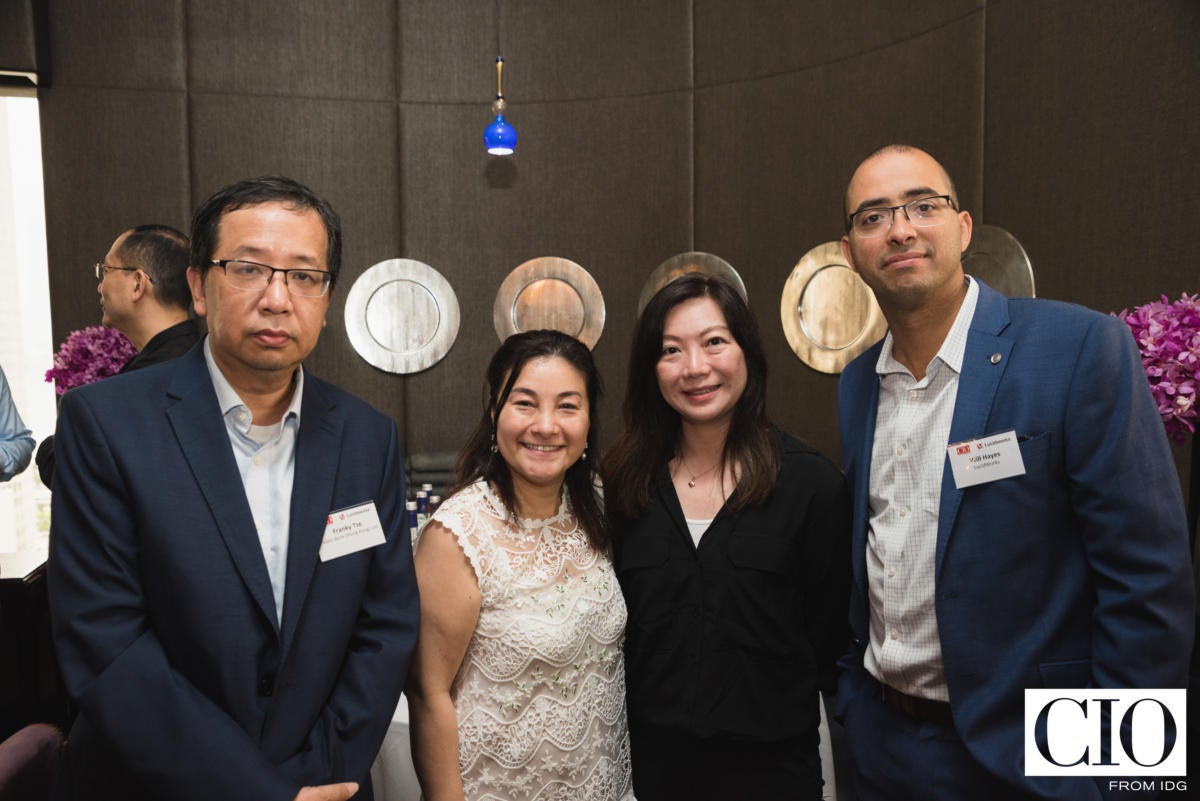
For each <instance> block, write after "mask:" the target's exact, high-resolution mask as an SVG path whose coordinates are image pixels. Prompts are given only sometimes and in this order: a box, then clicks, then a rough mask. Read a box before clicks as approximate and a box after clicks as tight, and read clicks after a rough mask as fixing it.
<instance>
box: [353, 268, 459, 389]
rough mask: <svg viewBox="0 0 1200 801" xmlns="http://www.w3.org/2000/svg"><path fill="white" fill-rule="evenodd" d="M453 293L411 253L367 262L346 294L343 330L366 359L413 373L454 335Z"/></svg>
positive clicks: (456, 313)
mask: <svg viewBox="0 0 1200 801" xmlns="http://www.w3.org/2000/svg"><path fill="white" fill-rule="evenodd" d="M458 325H459V308H458V297H457V296H455V294H454V290H453V289H452V288H451V287H450V282H449V281H447V280H446V279H445V277H444V276H443V275H442V274H441V273H439V272H438V271H437V270H435V269H433V268H432V267H430V266H429V265H428V264H425V263H423V262H419V261H415V260H414V259H388V260H387V261H381V262H379V263H378V264H374V265H372V266H370V267H368V268H367V270H366V272H364V273H363V274H362V275H360V276H359V277H358V280H356V281H355V282H354V285H353V286H351V287H350V292H349V293H348V294H347V296H346V334H347V335H348V336H349V337H350V344H351V346H353V348H354V350H355V352H357V353H358V355H359V356H361V357H362V358H363V359H364V360H365V361H366V362H367V363H369V364H371V365H374V366H375V367H378V368H379V369H380V370H386V371H387V372H389V373H400V374H406V373H418V372H420V371H422V370H425V369H428V368H429V367H432V366H433V365H435V364H437V363H438V362H439V361H441V359H442V357H444V356H445V355H446V354H447V353H449V352H450V348H451V347H452V346H453V345H454V340H455V339H456V338H457V337H458Z"/></svg>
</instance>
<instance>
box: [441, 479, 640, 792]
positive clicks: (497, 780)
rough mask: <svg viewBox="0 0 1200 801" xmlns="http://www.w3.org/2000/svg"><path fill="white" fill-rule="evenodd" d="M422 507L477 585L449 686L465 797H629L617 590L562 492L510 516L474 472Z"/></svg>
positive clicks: (621, 615) (622, 614)
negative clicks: (549, 507) (477, 602)
mask: <svg viewBox="0 0 1200 801" xmlns="http://www.w3.org/2000/svg"><path fill="white" fill-rule="evenodd" d="M432 519H433V520H436V521H437V522H439V523H440V524H441V525H442V526H444V527H445V528H446V529H448V530H449V531H450V532H451V533H452V534H453V535H454V536H455V537H456V539H457V540H458V544H459V545H460V546H461V547H462V549H463V551H464V553H466V555H467V558H468V559H469V560H470V562H471V566H472V567H473V568H474V570H475V577H476V579H477V580H478V581H479V590H480V593H481V596H482V608H481V609H480V614H479V624H478V626H477V628H476V629H475V634H474V635H473V636H472V637H471V642H470V643H469V644H468V646H467V652H466V655H465V657H464V658H463V663H462V667H461V668H460V669H459V671H458V676H457V677H456V678H455V683H454V690H453V696H454V709H455V712H456V714H457V717H458V741H459V746H458V749H459V751H458V753H459V757H458V759H459V768H460V770H461V772H462V779H463V789H464V791H465V795H466V798H467V801H551V799H562V801H567V800H568V799H569V801H616V800H617V799H629V798H632V792H631V790H630V774H629V731H628V724H627V722H626V717H625V670H624V665H623V663H622V658H621V642H622V639H623V636H624V632H625V617H626V612H625V600H624V598H623V597H622V596H621V590H620V587H619V586H618V584H617V580H616V578H615V577H614V576H613V570H612V563H611V562H610V560H609V558H608V556H607V555H606V554H597V553H596V552H595V551H594V550H592V548H591V547H590V546H589V545H588V542H587V538H586V536H585V535H584V533H583V532H582V531H581V530H580V529H579V526H578V523H577V521H576V519H575V515H574V514H573V513H572V511H571V508H570V503H569V502H568V501H567V499H566V495H565V493H564V499H563V502H562V505H561V506H560V508H559V511H558V514H557V515H555V516H554V517H552V518H550V519H547V520H519V521H512V520H510V519H508V514H507V511H506V510H505V508H504V505H503V503H501V501H500V499H499V498H498V497H497V496H496V494H495V493H494V492H493V491H492V489H491V487H490V486H489V485H488V484H487V483H486V482H482V481H481V482H477V483H475V484H473V485H472V486H470V487H468V488H467V489H465V490H463V491H461V492H459V493H457V494H455V495H454V496H452V497H451V498H449V499H447V500H446V501H445V503H443V504H442V506H441V507H440V508H439V509H438V510H437V512H436V513H435V514H434V515H433V518H432Z"/></svg>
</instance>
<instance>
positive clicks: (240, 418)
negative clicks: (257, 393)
mask: <svg viewBox="0 0 1200 801" xmlns="http://www.w3.org/2000/svg"><path fill="white" fill-rule="evenodd" d="M237 421H238V422H239V423H244V422H246V413H245V412H238V413H237Z"/></svg>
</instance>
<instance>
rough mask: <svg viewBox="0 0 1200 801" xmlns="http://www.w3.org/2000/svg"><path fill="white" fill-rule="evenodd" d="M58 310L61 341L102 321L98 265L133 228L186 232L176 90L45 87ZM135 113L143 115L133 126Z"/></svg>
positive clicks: (55, 330)
mask: <svg viewBox="0 0 1200 801" xmlns="http://www.w3.org/2000/svg"><path fill="white" fill-rule="evenodd" d="M39 101H40V102H39V106H40V111H41V127H42V155H43V166H42V169H43V178H44V181H45V191H46V238H47V253H48V259H49V267H50V313H51V318H52V321H53V326H52V334H53V337H54V342H55V343H56V344H57V343H58V342H61V341H62V339H63V338H64V337H65V336H66V335H67V333H69V332H70V331H73V330H75V329H76V328H81V327H83V326H88V325H96V324H98V323H99V321H100V312H99V307H98V305H97V296H96V279H95V277H94V276H93V275H92V273H91V272H90V270H91V266H92V265H93V264H95V263H96V262H97V261H100V260H101V259H102V258H104V254H105V253H107V252H108V248H109V246H110V245H111V244H112V242H113V240H114V239H116V238H117V235H118V234H120V233H121V232H123V231H125V230H127V229H129V228H132V227H133V226H135V225H142V224H145V223H164V224H166V225H173V226H175V227H177V228H179V229H181V230H183V231H187V230H188V226H189V223H190V220H191V206H190V203H189V202H188V183H187V149H186V144H185V143H186V119H187V113H186V103H185V100H184V96H183V95H182V94H180V93H176V92H147V91H126V90H107V89H70V88H65V87H62V86H61V85H59V86H56V87H55V88H54V89H43V90H41V91H40V92H39ZM131 120H140V121H141V122H139V123H138V125H137V126H136V128H131V125H130V121H131Z"/></svg>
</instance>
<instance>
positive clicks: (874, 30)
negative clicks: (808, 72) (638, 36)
mask: <svg viewBox="0 0 1200 801" xmlns="http://www.w3.org/2000/svg"><path fill="white" fill-rule="evenodd" d="M985 4H986V0H936V1H935V0H928V1H927V2H921V3H896V2H892V0H876V2H868V3H846V2H842V1H840V0H819V2H812V1H811V0H810V2H803V3H798V2H796V1H795V0H739V2H732V3H731V2H729V0H696V3H695V6H696V33H695V40H696V85H697V86H712V85H714V84H720V83H727V82H730V81H741V80H746V79H752V78H762V77H765V76H770V75H776V74H778V73H781V72H790V71H793V70H798V69H804V68H807V67H812V66H815V65H819V64H830V63H833V62H836V61H841V60H843V59H847V58H856V57H859V56H864V55H866V54H869V53H871V52H872V51H875V50H885V49H887V48H890V47H892V46H894V45H900V44H903V43H904V42H906V41H909V40H916V39H921V38H923V37H926V36H928V35H930V34H931V33H934V32H936V31H937V30H939V29H941V28H944V27H948V26H949V27H953V26H955V25H956V24H957V23H958V22H960V21H961V20H963V19H964V18H966V17H971V16H975V15H978V14H980V12H981V11H982V9H983V7H984V6H985ZM925 56H926V58H927V61H926V69H927V70H928V71H929V72H930V73H933V72H937V71H938V70H941V69H944V68H945V67H946V64H945V62H944V61H942V54H941V52H939V51H936V50H930V51H928V52H926V53H925Z"/></svg>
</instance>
